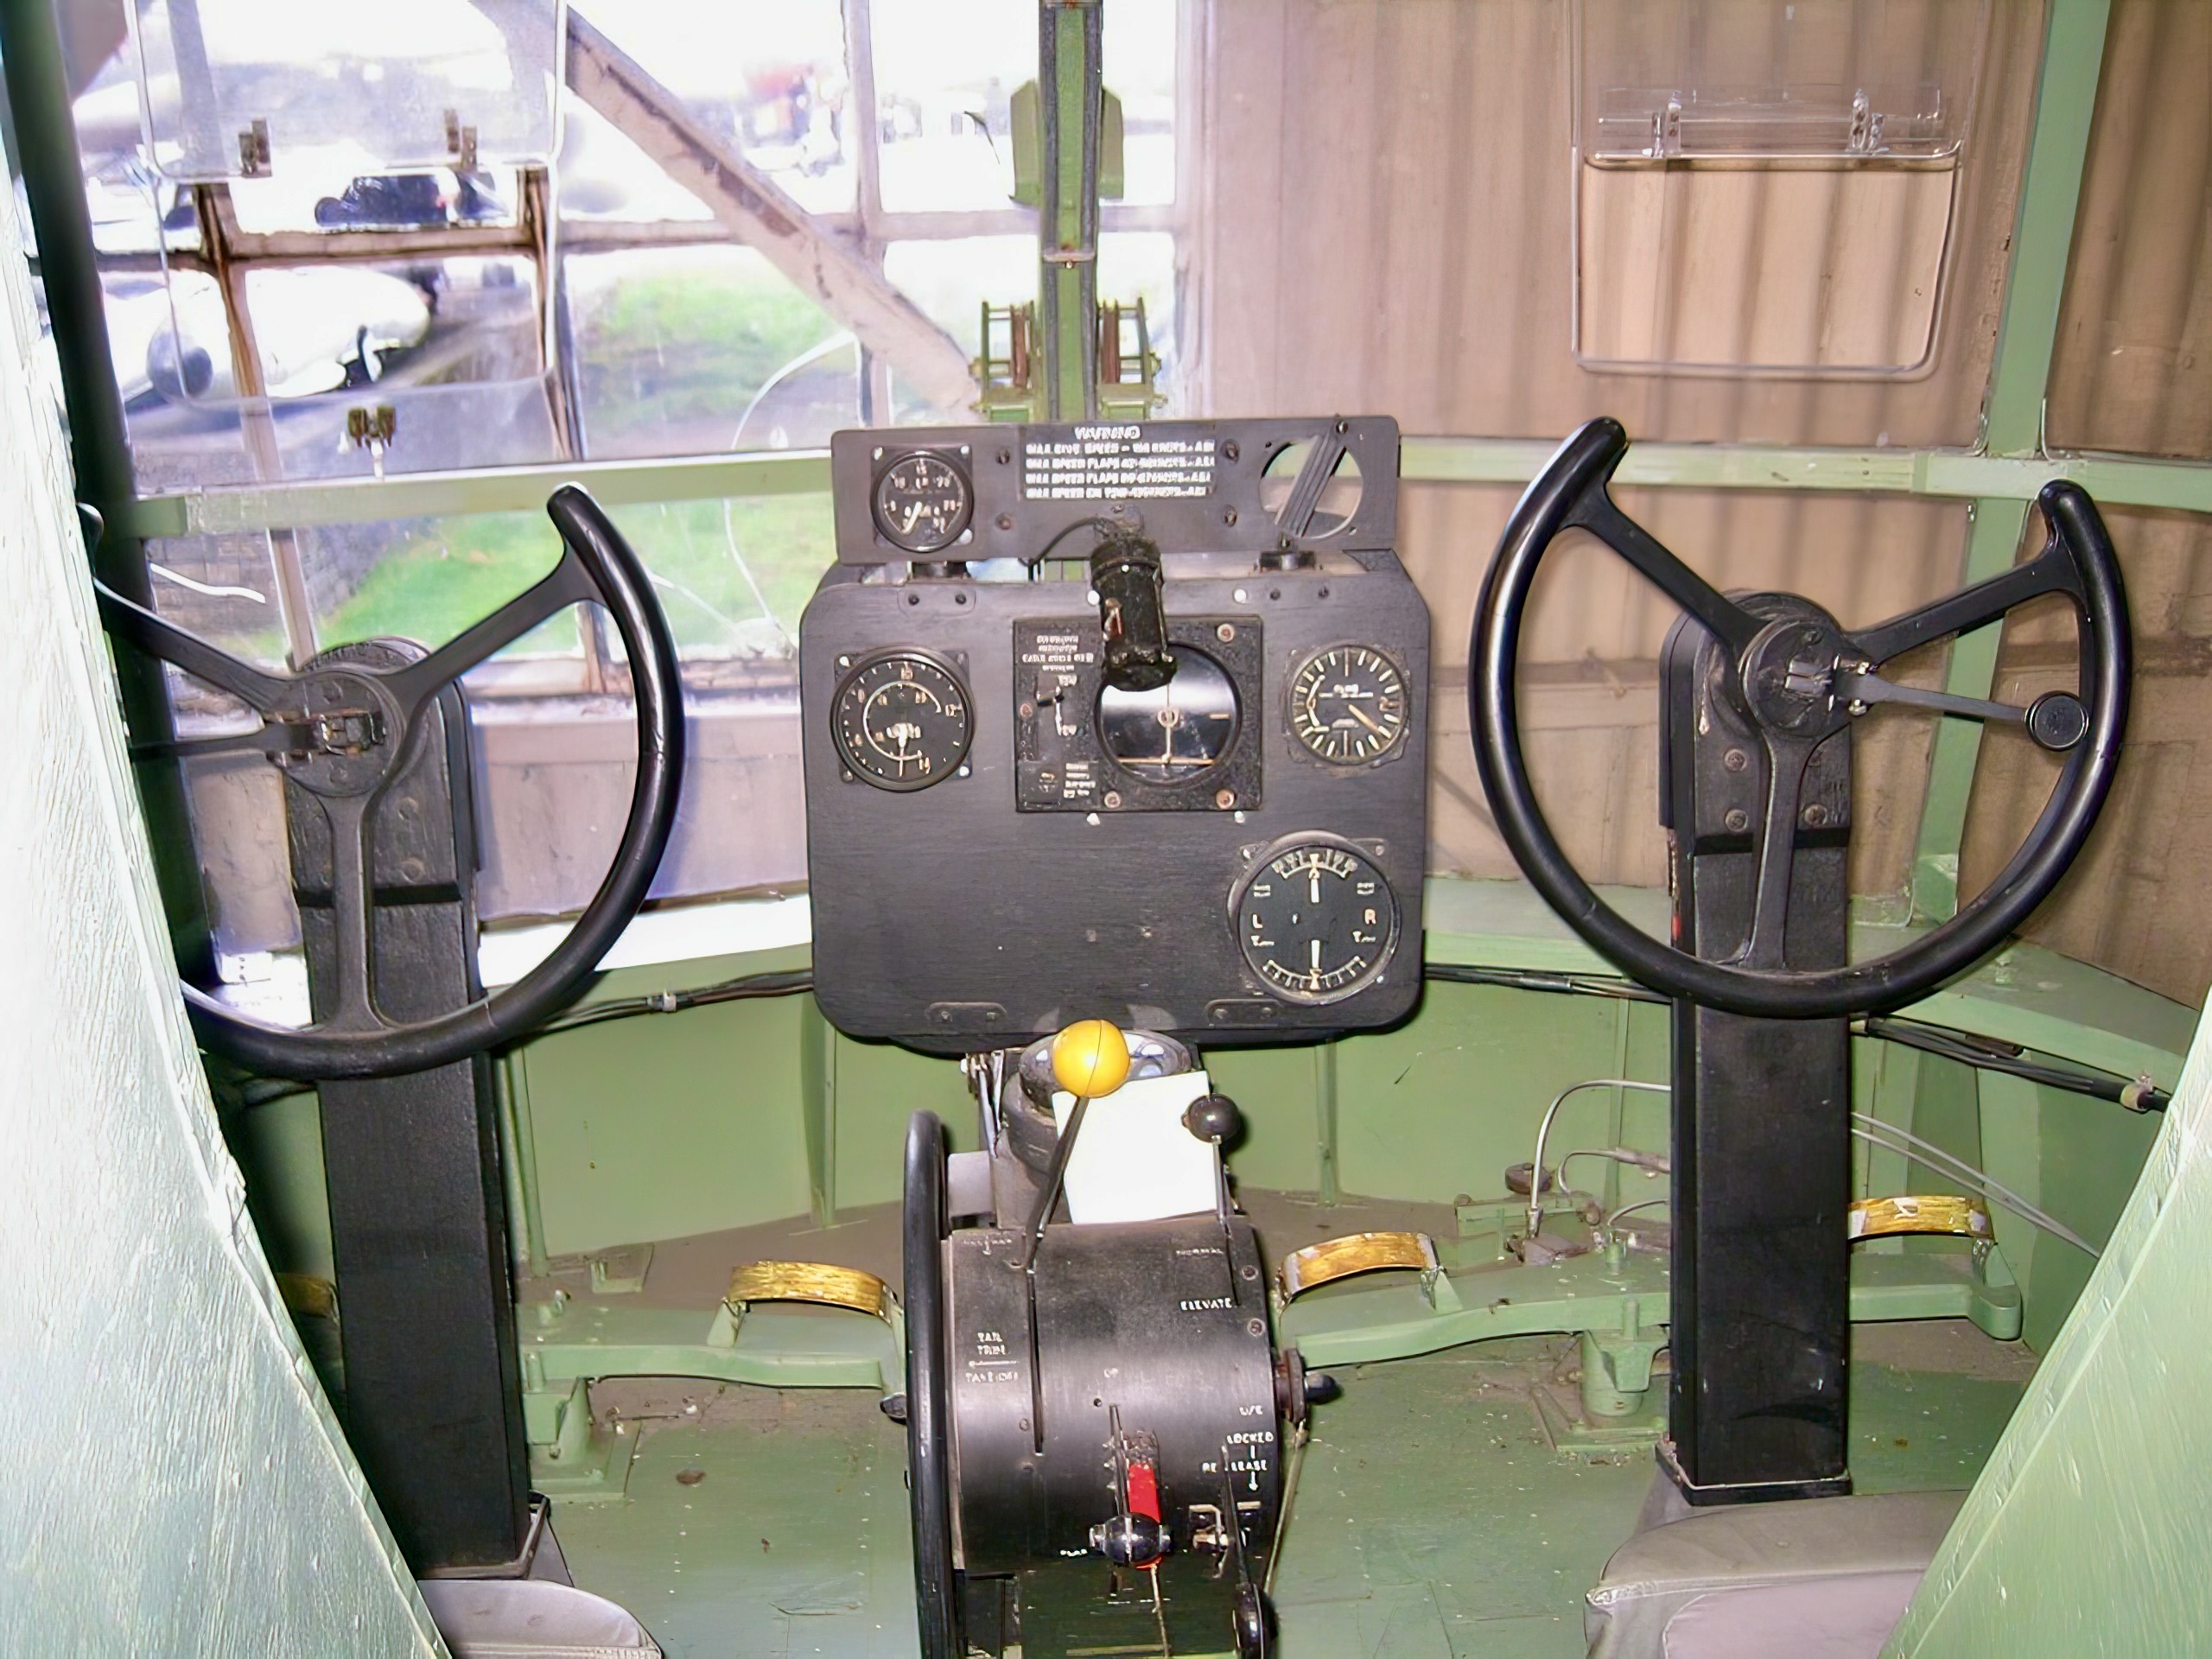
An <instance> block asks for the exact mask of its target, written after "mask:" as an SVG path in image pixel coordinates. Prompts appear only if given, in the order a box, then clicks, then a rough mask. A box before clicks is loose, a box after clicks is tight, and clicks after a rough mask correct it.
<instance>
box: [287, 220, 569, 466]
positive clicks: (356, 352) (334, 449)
mask: <svg viewBox="0 0 2212 1659" xmlns="http://www.w3.org/2000/svg"><path fill="white" fill-rule="evenodd" d="M246 300H247V304H248V305H249V306H250V307H251V310H252V314H253V323H254V331H255V336H256V344H257V346H258V347H259V350H260V355H261V365H262V375H263V379H264V385H265V387H266V391H267V394H268V399H269V404H270V416H269V419H270V423H271V426H272V428H273V441H274V443H275V446H276V448H277V453H278V455H279V458H280V465H281V467H282V469H283V476H285V477H287V478H336V477H347V476H353V477H365V476H367V475H369V474H372V473H374V472H375V471H377V470H378V467H379V465H381V467H382V469H383V470H384V471H385V472H386V473H414V472H435V471H443V470H447V469H450V468H454V467H497V466H512V465H518V464H522V463H526V462H530V461H551V460H555V459H556V458H557V457H558V455H559V454H560V448H559V445H558V443H557V442H556V438H555V435H554V432H553V424H552V416H551V412H550V405H549V404H548V403H547V400H546V396H545V385H544V380H543V372H542V369H541V362H542V359H541V354H540V350H539V329H540V318H539V310H538V302H537V281H536V270H535V268H534V267H533V266H532V265H531V262H530V261H528V260H527V259H521V258H490V259H476V258H461V259H426V260H423V261H421V262H419V263H414V264H379V265H360V264H346V265H310V266H299V267H293V268H289V269H285V270H255V271H251V272H249V273H248V275H247V277H246ZM384 405H388V406H390V407H391V410H392V411H393V416H394V423H393V430H392V435H391V440H390V442H389V443H388V444H387V445H386V446H385V448H384V449H383V452H382V454H378V450H377V448H375V446H374V445H372V444H370V443H367V442H359V441H356V440H355V439H354V438H353V437H352V436H350V435H349V420H350V418H351V416H352V413H353V410H357V409H369V410H374V409H376V408H378V406H384ZM250 436H251V434H250Z"/></svg>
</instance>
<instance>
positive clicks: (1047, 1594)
mask: <svg viewBox="0 0 2212 1659" xmlns="http://www.w3.org/2000/svg"><path fill="white" fill-rule="evenodd" d="M1003 1060H1004V1061H1013V1062H1014V1064H1012V1065H1004V1064H1001V1065H997V1066H993V1065H989V1064H988V1063H987V1064H983V1065H976V1066H975V1067H974V1068H973V1072H974V1074H975V1075H976V1076H978V1077H986V1078H988V1077H989V1075H990V1074H991V1072H992V1071H994V1070H995V1071H998V1072H999V1073H1000V1074H1001V1076H1002V1077H1003V1082H1002V1083H1001V1084H999V1085H998V1086H997V1087H996V1090H995V1097H994V1090H993V1088H992V1085H991V1084H989V1083H988V1082H986V1083H985V1084H984V1086H983V1092H984V1094H985V1096H986V1098H987V1099H989V1100H990V1102H991V1107H992V1109H991V1110H990V1111H989V1113H988V1124H987V1128H988V1134H989V1135H990V1138H991V1140H992V1141H993V1145H992V1147H991V1149H990V1150H989V1151H988V1152H986V1153H978V1154H962V1156H963V1158H973V1159H976V1160H988V1186H987V1187H986V1185H985V1184H984V1183H983V1182H982V1180H981V1179H980V1170H979V1171H978V1173H976V1174H975V1175H971V1174H970V1173H969V1170H968V1168H967V1167H966V1166H963V1169H962V1170H961V1173H960V1177H959V1179H957V1180H956V1181H955V1182H953V1183H952V1185H953V1186H955V1187H957V1189H958V1190H959V1191H960V1192H963V1194H973V1195H975V1196H974V1197H972V1198H968V1199H966V1200H965V1201H966V1202H967V1203H969V1204H977V1203H982V1196H981V1195H982V1193H983V1192H986V1191H988V1208H987V1211H984V1212H983V1213H979V1214H978V1215H976V1217H973V1218H972V1224H965V1225H959V1226H950V1225H948V1223H949V1222H950V1220H953V1219H956V1217H946V1216H945V1215H944V1211H943V1208H942V1206H943V1205H944V1202H945V1200H944V1193H945V1192H946V1190H947V1188H946V1184H945V1182H944V1169H945V1162H946V1160H945V1157H944V1131H943V1128H942V1126H941V1125H940V1124H939V1123H938V1120H937V1119H936V1118H935V1117H934V1116H931V1115H930V1114H928V1113H917V1114H916V1115H915V1117H914V1120H913V1122H912V1127H911V1128H910V1131H909V1135H908V1140H907V1189H906V1227H907V1239H906V1263H907V1268H906V1271H907V1297H906V1319H907V1339H908V1345H909V1355H908V1358H909V1375H908V1397H909V1401H910V1407H909V1411H908V1430H909V1433H910V1435H912V1437H913V1452H914V1456H913V1462H912V1467H913V1471H914V1474H915V1477H916V1478H915V1484H914V1491H913V1501H914V1507H915V1526H916V1540H917V1545H918V1548H917V1552H916V1554H917V1572H918V1574H922V1575H924V1576H923V1577H922V1579H921V1582H920V1584H919V1588H920V1590H921V1598H920V1599H921V1602H922V1605H923V1609H924V1620H923V1628H924V1642H923V1652H924V1655H925V1659H956V1656H958V1659H964V1656H966V1655H968V1654H969V1653H970V1652H971V1651H974V1650H977V1649H980V1650H982V1651H983V1652H985V1653H990V1654H1000V1653H1003V1652H1005V1651H1007V1649H1009V1648H1011V1647H1013V1646H1014V1644H1015V1643H1017V1642H1018V1643H1020V1650H1021V1651H1022V1652H1023V1653H1024V1654H1025V1655H1056V1654H1068V1653H1075V1652H1085V1651H1088V1652H1102V1651H1103V1652H1133V1653H1134V1652H1143V1653H1158V1652H1166V1653H1185V1652H1188V1653H1206V1652H1214V1653H1218V1652H1222V1651H1224V1650H1233V1651H1235V1652H1236V1653H1237V1654H1239V1655H1241V1656H1244V1659H1253V1656H1257V1655H1260V1654H1263V1653H1265V1652H1266V1651H1267V1649H1268V1625H1269V1620H1268V1612H1267V1607H1266V1603H1265V1599H1264V1595H1263V1593H1262V1592H1263V1588H1264V1586H1265V1584H1266V1580H1267V1567H1268V1559H1269V1557H1270V1555H1271V1554H1272V1552H1273V1550H1274V1543H1275V1529H1276V1524H1277V1522H1278V1519H1279V1518H1280V1515H1281V1506H1282V1491H1283V1477H1282V1468H1283V1447H1284V1444H1285V1441H1286V1439H1287V1437H1290V1436H1292V1435H1294V1434H1295V1433H1297V1432H1298V1430H1299V1429H1300V1427H1301V1426H1302V1424H1303V1422H1304V1421H1305V1415H1306V1400H1307V1398H1308V1397H1309V1386H1308V1383H1307V1379H1306V1373H1305V1369H1304V1367H1303V1366H1302V1365H1300V1364H1299V1363H1297V1357H1296V1356H1295V1355H1294V1354H1287V1355H1284V1356H1281V1357H1278V1356H1277V1354H1276V1352H1275V1350H1274V1344H1273V1342H1272V1340H1271V1338H1270V1334H1269V1329H1270V1327H1269V1308H1268V1281H1267V1275H1266V1272H1265V1269H1264V1267H1263V1264H1262V1257H1261V1254H1260V1245H1259V1242H1258V1240H1257V1239H1256V1237H1255V1236H1254V1233H1253V1230H1252V1224H1251V1222H1250V1221H1249V1219H1248V1218H1247V1217H1245V1216H1243V1214H1241V1213H1240V1212H1239V1211H1237V1210H1236V1208H1235V1206H1234V1205H1233V1203H1232V1202H1231V1200H1230V1192H1229V1188H1228V1185H1227V1182H1226V1179H1225V1178H1224V1175H1223V1173H1222V1168H1221V1148H1222V1145H1223V1143H1224V1141H1227V1140H1230V1139H1231V1138H1233V1137H1234V1135H1235V1134H1236V1130H1237V1128H1238V1126H1239V1122H1240V1114H1239V1113H1238V1112H1237V1110H1236V1106H1235V1104H1234V1103H1232V1102H1230V1101H1229V1100H1228V1099H1226V1098H1225V1097H1224V1096H1218V1095H1216V1094H1214V1093H1213V1092H1212V1091H1211V1089H1210V1088H1209V1086H1208V1084H1207V1081H1206V1077H1205V1073H1204V1072H1203V1071H1199V1070H1198V1069H1197V1067H1196V1066H1195V1065H1194V1064H1193V1062H1192V1057H1191V1055H1190V1053H1189V1052H1188V1051H1187V1050H1186V1049H1185V1047H1184V1046H1183V1045H1181V1044H1180V1043H1178V1042H1176V1041H1174V1040H1173V1039H1168V1038H1165V1037H1160V1036H1156V1035H1154V1034H1152V1033H1146V1032H1131V1033H1123V1032H1122V1031H1120V1030H1118V1029H1116V1027H1113V1026H1112V1025H1110V1024H1108V1023H1107V1022H1106V1021H1103V1020H1084V1021H1081V1022H1078V1023H1077V1025H1074V1026H1071V1027H1068V1028H1067V1029H1066V1030H1065V1031H1063V1032H1062V1033H1060V1034H1059V1035H1058V1037H1056V1038H1053V1039H1048V1040H1046V1041H1044V1042H1039V1043H1037V1044H1034V1045H1033V1046H1031V1047H1030V1048H1029V1049H1027V1051H1024V1052H1021V1053H1020V1056H1019V1057H1018V1059H1017V1057H1016V1056H1014V1054H1011V1053H1009V1054H1007V1055H1006V1056H1004V1057H1003ZM1148 1198H1149V1199H1151V1200H1152V1201H1153V1204H1154V1211H1155V1212H1154V1213H1148V1214H1147V1213H1145V1211H1146V1207H1147V1199H1148ZM1159 1211H1165V1213H1160V1212H1159ZM1101 1216H1104V1217H1109V1218H1107V1219H1100V1218H1099V1217H1101ZM960 1219H965V1218H960ZM1330 1386H1332V1385H1330V1384H1329V1383H1328V1382H1327V1379H1325V1378H1322V1377H1318V1376H1317V1377H1315V1378H1313V1386H1312V1389H1311V1395H1312V1397H1319V1396H1320V1394H1321V1391H1322V1390H1323V1389H1327V1388H1329V1387H1330ZM933 1436H941V1439H933V1438H932V1437H933ZM939 1541H941V1542H942V1544H943V1548H942V1550H941V1551H940V1550H939V1549H938V1548H936V1547H935V1545H936V1543H937V1542H939ZM932 1605H934V1606H936V1607H938V1608H942V1610H943V1614H944V1617H943V1619H942V1622H941V1623H940V1624H938V1625H937V1626H936V1628H934V1629H933V1628H932V1626H931V1608H932Z"/></svg>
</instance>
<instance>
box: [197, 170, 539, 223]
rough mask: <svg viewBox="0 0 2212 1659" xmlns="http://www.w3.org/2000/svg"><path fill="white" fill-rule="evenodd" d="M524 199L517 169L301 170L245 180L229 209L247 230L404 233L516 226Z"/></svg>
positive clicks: (233, 194) (236, 187) (238, 184)
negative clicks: (452, 227)
mask: <svg viewBox="0 0 2212 1659" xmlns="http://www.w3.org/2000/svg"><path fill="white" fill-rule="evenodd" d="M521 200H522V194H521V188H520V184H519V181H518V175H517V173H516V172H515V169H514V168H511V167H510V168H474V169H472V170H471V171H468V172H465V173H464V172H459V171H456V170H455V169H454V168H450V167H440V168H428V169H425V170H423V171H421V172H415V173H391V172H384V171H381V170H379V169H378V168H375V167H374V166H372V165H364V166H362V167H361V168H360V169H359V170H356V169H355V168H353V167H351V166H348V167H341V168H338V169H337V170H335V171H324V170H319V169H318V170H310V169H307V168H296V169H293V170H291V171H289V172H287V173H285V174H283V175H279V176H278V177H276V178H270V179H241V180H239V181H238V182H236V183H234V184H232V186H231V205H232V207H234V208H235V209H236V210H237V213H238V228H239V229H240V230H243V231H314V230H324V231H344V230H361V231H399V230H419V229H423V228H424V227H429V226H441V227H442V226H448V225H512V224H514V223H515V215H516V210H517V207H518V204H519V203H520V201H521Z"/></svg>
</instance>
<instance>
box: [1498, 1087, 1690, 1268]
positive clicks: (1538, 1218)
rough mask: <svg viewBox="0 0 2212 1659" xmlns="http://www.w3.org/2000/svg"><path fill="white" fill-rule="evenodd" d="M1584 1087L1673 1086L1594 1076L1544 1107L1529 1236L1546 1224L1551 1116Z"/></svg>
mask: <svg viewBox="0 0 2212 1659" xmlns="http://www.w3.org/2000/svg"><path fill="white" fill-rule="evenodd" d="M1585 1089H1641V1090H1644V1091H1645V1092H1646V1093H1647V1094H1654V1095H1670V1094H1672V1093H1674V1090H1672V1089H1671V1088H1669V1086H1668V1085H1667V1084H1663V1083H1638V1082H1637V1080H1636V1079H1635V1078H1633V1077H1592V1078H1589V1079H1588V1080H1587V1081H1586V1082H1582V1083H1570V1084H1567V1087H1566V1088H1564V1089H1562V1090H1560V1091H1559V1093H1558V1094H1556V1095H1555V1096H1553V1097H1552V1103H1551V1104H1550V1105H1548V1106H1547V1107H1546V1108H1544V1120H1543V1122H1541V1123H1539V1124H1537V1125H1536V1161H1535V1164H1534V1165H1532V1166H1530V1168H1529V1237H1531V1238H1534V1237H1535V1236H1536V1235H1537V1234H1538V1233H1540V1232H1541V1231H1542V1230H1543V1228H1544V1140H1545V1137H1546V1136H1548V1135H1550V1134H1551V1132H1552V1119H1554V1117H1557V1116H1559V1109H1560V1107H1561V1106H1563V1105H1564V1104H1566V1103H1567V1096H1569V1095H1577V1094H1580V1093H1581V1092H1582V1090H1585Z"/></svg>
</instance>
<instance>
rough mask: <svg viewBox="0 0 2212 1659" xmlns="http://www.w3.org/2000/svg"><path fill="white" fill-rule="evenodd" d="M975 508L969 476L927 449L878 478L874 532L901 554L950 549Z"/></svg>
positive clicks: (896, 463)
mask: <svg viewBox="0 0 2212 1659" xmlns="http://www.w3.org/2000/svg"><path fill="white" fill-rule="evenodd" d="M975 506H976V492H975V487H974V486H972V485H971V484H969V481H968V474H965V473H963V472H962V471H961V470H960V468H959V467H956V466H954V465H953V464H952V462H951V461H949V460H948V459H946V458H945V457H944V456H943V455H940V454H934V453H932V452H931V451H930V450H927V449H917V450H915V451H913V452H912V454H905V455H901V456H899V459H898V460H896V461H893V462H892V463H891V464H890V465H889V466H888V467H885V468H884V469H883V471H882V472H881V473H880V474H877V476H876V480H875V527H876V529H877V530H878V531H880V532H881V533H882V536H883V539H884V540H885V541H887V542H888V543H891V544H892V546H893V547H895V548H898V549H899V550H901V551H903V552H907V553H925V554H926V553H938V552H942V551H943V550H944V549H946V548H948V547H950V546H951V545H952V544H953V543H955V542H957V541H958V540H959V539H960V536H961V532H962V531H965V530H966V529H967V528H968V518H969V514H970V513H971V512H974V511H975Z"/></svg>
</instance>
